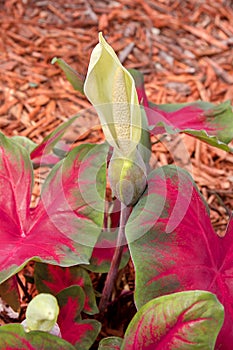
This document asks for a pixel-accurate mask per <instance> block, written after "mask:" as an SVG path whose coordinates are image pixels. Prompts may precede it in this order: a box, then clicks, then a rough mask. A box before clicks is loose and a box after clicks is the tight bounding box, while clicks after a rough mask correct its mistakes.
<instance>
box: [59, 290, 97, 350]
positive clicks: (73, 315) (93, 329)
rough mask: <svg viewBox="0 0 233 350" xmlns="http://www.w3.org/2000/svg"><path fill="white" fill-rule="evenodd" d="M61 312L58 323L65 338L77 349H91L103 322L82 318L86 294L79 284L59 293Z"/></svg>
mask: <svg viewBox="0 0 233 350" xmlns="http://www.w3.org/2000/svg"><path fill="white" fill-rule="evenodd" d="M57 299H58V303H59V306H60V313H59V316H58V324H59V327H60V330H61V334H62V337H63V339H65V340H67V341H68V342H70V343H71V344H73V345H74V346H75V348H76V349H77V350H89V349H90V347H91V345H92V344H93V342H94V341H95V339H96V337H97V335H98V333H99V331H100V328H101V324H100V323H99V322H98V321H96V320H88V319H85V320H82V318H81V315H80V314H81V311H82V310H83V307H84V303H85V294H84V292H83V289H82V288H81V287H79V286H72V287H69V288H66V289H64V290H63V291H62V292H60V293H59V294H57Z"/></svg>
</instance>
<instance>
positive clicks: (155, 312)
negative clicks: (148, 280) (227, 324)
mask: <svg viewBox="0 0 233 350" xmlns="http://www.w3.org/2000/svg"><path fill="white" fill-rule="evenodd" d="M223 318H224V309H223V306H222V305H221V304H220V303H219V301H218V300H217V298H216V296H215V295H214V294H212V293H209V292H203V291H189V292H181V293H174V294H170V295H165V296H162V297H160V298H156V299H153V300H151V301H149V302H148V303H147V304H145V305H144V306H143V307H142V308H141V309H140V310H139V311H138V312H137V313H136V315H135V316H134V318H133V319H132V321H131V322H130V324H129V326H128V328H127V330H126V333H125V337H124V341H123V344H122V346H121V348H120V349H121V350H136V349H137V350H153V349H156V350H163V349H169V350H189V349H190V350H194V349H203V350H204V349H206V350H207V349H214V345H215V341H216V338H217V335H218V332H219V331H220V329H221V326H222V324H223Z"/></svg>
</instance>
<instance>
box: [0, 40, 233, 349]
mask: <svg viewBox="0 0 233 350" xmlns="http://www.w3.org/2000/svg"><path fill="white" fill-rule="evenodd" d="M53 63H58V65H59V66H60V67H61V68H62V69H63V70H64V72H65V74H66V75H67V77H68V79H69V81H70V82H71V84H72V85H73V86H74V88H75V89H76V90H79V91H80V92H82V93H85V95H86V97H87V98H88V99H89V100H90V101H91V103H92V104H93V106H94V108H95V109H96V111H97V113H98V115H99V118H100V122H101V124H102V127H103V131H104V133H105V136H106V141H107V142H103V143H102V144H99V145H93V144H92V145H91V144H84V145H81V146H78V147H70V146H67V145H66V143H65V142H64V140H63V135H64V133H65V132H66V130H68V128H70V127H72V123H73V122H74V120H76V119H77V118H78V115H77V116H75V117H73V118H71V119H70V120H69V121H67V122H66V123H63V124H62V125H60V126H59V127H58V128H57V129H55V130H54V131H53V132H52V133H51V134H49V135H48V136H47V137H46V138H45V139H44V140H43V141H42V142H41V144H39V145H36V144H34V143H33V142H32V141H31V140H28V139H27V138H24V137H23V138H22V137H20V136H19V137H12V138H8V137H6V136H4V135H3V134H0V242H1V245H0V253H1V254H0V283H1V285H0V293H1V296H2V297H3V298H4V296H5V299H6V301H7V302H8V303H10V304H11V306H12V307H13V308H14V310H16V311H19V305H20V303H19V294H18V287H17V283H16V282H17V279H16V276H17V275H16V274H17V273H18V272H19V271H20V270H21V269H22V267H23V266H24V265H25V264H26V263H27V262H29V261H31V260H34V261H36V264H35V271H34V279H35V283H36V287H37V290H38V292H39V293H42V294H41V295H42V298H43V294H44V293H50V294H51V295H53V296H51V298H52V299H53V298H56V300H57V302H58V305H59V310H60V312H59V315H58V319H57V323H58V326H59V328H60V331H61V337H62V338H59V337H56V336H54V335H52V334H49V333H48V332H47V329H43V330H44V331H41V330H40V331H38V329H37V330H34V329H33V327H31V328H30V327H29V328H30V329H26V330H28V331H29V332H25V330H24V329H23V328H22V327H21V326H20V325H18V324H16V325H6V326H3V327H0V347H1V349H20V348H22V346H23V348H24V349H38V348H39V349H55V348H56V349H58V348H62V349H74V348H75V349H80V350H88V349H90V348H91V347H92V344H93V342H94V341H95V339H96V337H97V336H98V333H99V332H100V327H101V324H100V322H99V321H102V320H103V319H104V317H105V315H106V311H108V307H109V304H110V300H111V301H112V298H113V294H112V288H113V285H114V280H115V278H116V276H117V273H118V270H119V269H120V268H122V267H123V266H125V265H126V264H127V262H128V260H129V257H131V260H132V262H133V264H134V268H135V292H134V301H135V306H136V308H137V312H136V314H135V316H134V317H133V319H132V320H131V322H130V323H129V325H128V327H127V329H126V332H125V335H124V337H123V338H120V337H107V338H104V339H102V340H101V341H100V342H99V343H98V341H97V342H96V346H95V348H97V347H98V349H99V350H103V349H106V350H107V349H108V350H110V349H111V350H112V349H116V350H134V349H135V350H136V349H146V350H152V349H161V350H163V349H164V350H165V349H171V350H179V349H215V350H230V349H232V344H233V331H232V323H233V309H232V305H233V288H232V286H233V282H232V281H233V275H232V271H233V256H232V251H233V249H232V241H233V239H232V234H233V219H230V220H229V225H228V228H227V230H226V234H225V236H224V237H219V236H218V235H217V234H216V233H215V232H214V230H213V227H212V225H211V221H210V217H209V210H208V204H207V203H206V202H205V200H204V199H203V198H202V196H201V194H200V192H199V190H198V188H197V186H196V185H195V183H194V181H193V179H192V178H191V176H190V174H188V173H187V171H185V170H182V169H180V168H178V167H176V166H174V165H169V166H165V167H161V168H158V169H150V166H149V158H150V151H149V149H150V134H161V133H166V134H169V133H171V134H174V133H186V134H188V135H191V136H192V137H196V138H198V139H200V140H202V141H205V142H207V143H209V144H211V145H212V146H215V147H218V148H222V149H224V150H225V151H229V152H230V151H232V149H231V147H230V145H229V143H230V141H231V140H232V139H233V113H232V108H231V106H230V104H229V103H228V102H226V103H223V104H220V105H218V106H214V105H212V104H210V103H204V102H202V101H197V102H193V103H191V104H183V105H178V104H175V105H172V104H171V105H154V104H153V103H151V102H150V101H148V99H147V97H146V93H145V89H144V84H143V76H142V75H141V73H139V72H137V71H134V70H130V71H127V70H126V69H125V68H124V67H123V66H122V65H121V63H120V62H119V60H118V58H117V55H116V54H115V52H114V51H113V49H112V48H111V47H110V46H109V45H108V44H107V42H106V41H105V39H104V38H103V36H102V34H100V35H99V43H98V44H97V46H96V47H95V49H94V50H93V53H92V56H91V60H90V65H89V68H88V72H87V76H86V79H85V81H84V80H83V78H82V77H81V76H80V75H79V74H78V73H76V72H75V71H74V70H73V69H72V68H71V67H69V66H68V65H67V64H66V63H65V62H64V61H63V60H62V59H54V60H53ZM43 166H49V167H50V168H51V170H50V172H49V174H48V176H47V178H46V179H45V182H44V184H43V186H42V190H41V195H40V198H39V201H38V204H37V205H36V206H35V205H34V204H33V203H31V194H32V187H33V168H38V167H43ZM108 180H109V183H110V186H111V189H112V194H113V195H115V196H116V197H117V198H113V199H112V201H111V200H110V199H109V196H108V199H107V202H106V200H105V197H106V188H107V187H108V185H107V181H108ZM88 271H94V272H98V273H107V278H106V281H105V286H104V288H103V290H102V293H101V294H102V295H98V293H96V292H95V290H94V288H93V286H92V280H91V276H92V275H90V274H89V272H88ZM96 294H97V295H98V299H100V300H99V303H98V300H96ZM53 300H54V299H53ZM116 302H117V301H116ZM29 311H30V309H29ZM34 311H35V312H34ZM47 311H48V310H46V312H45V315H47V316H48V314H49V315H50V313H49V312H47ZM42 314H43V312H42ZM42 314H41V310H37V309H35V310H34V309H33V312H32V314H31V315H32V318H33V315H35V318H36V317H37V316H38V315H39V316H40V320H39V323H40V324H41V322H42V323H43V317H42V316H43V315H42ZM41 315H42V316H41ZM41 317H42V318H41ZM48 317H49V316H48ZM56 317H57V314H56ZM29 321H30V323H31V324H33V319H31V318H30V320H29ZM34 321H36V320H34ZM53 321H54V320H53ZM98 340H99V339H98ZM22 344H23V345H22Z"/></svg>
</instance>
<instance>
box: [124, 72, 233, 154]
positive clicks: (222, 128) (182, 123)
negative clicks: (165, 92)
mask: <svg viewBox="0 0 233 350" xmlns="http://www.w3.org/2000/svg"><path fill="white" fill-rule="evenodd" d="M130 73H131V74H132V75H133V77H134V79H135V84H136V89H137V93H138V99H139V102H140V103H141V104H142V105H143V106H144V109H145V111H146V114H147V118H148V124H149V127H150V130H151V133H153V134H161V133H164V132H166V133H179V132H184V133H186V134H189V135H191V136H194V137H196V138H198V139H200V140H202V141H204V142H207V143H208V144H210V145H212V146H214V147H218V148H220V149H223V150H225V151H233V149H232V148H231V147H229V146H228V143H229V142H230V141H231V140H232V139H233V112H232V107H231V105H230V101H226V102H224V103H221V104H219V105H214V104H212V103H209V102H202V101H196V102H191V103H182V104H162V105H156V104H153V103H151V102H149V101H148V99H147V96H146V93H145V89H144V80H143V75H142V74H141V73H140V72H139V71H136V70H130Z"/></svg>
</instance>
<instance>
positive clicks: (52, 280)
mask: <svg viewBox="0 0 233 350" xmlns="http://www.w3.org/2000/svg"><path fill="white" fill-rule="evenodd" d="M34 276H35V282H36V288H37V290H38V291H39V292H40V293H51V294H53V295H55V296H56V295H57V294H58V293H59V292H61V291H62V290H63V289H65V288H67V287H70V286H73V285H76V286H80V287H81V288H82V289H83V291H84V294H85V302H84V307H83V312H85V313H87V314H90V315H93V314H96V313H97V312H98V308H97V305H96V299H95V294H94V290H93V287H92V282H91V279H90V276H89V274H88V272H87V271H86V270H85V269H84V268H82V267H80V266H72V267H60V266H54V265H49V264H42V263H36V266H35V272H34Z"/></svg>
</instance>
